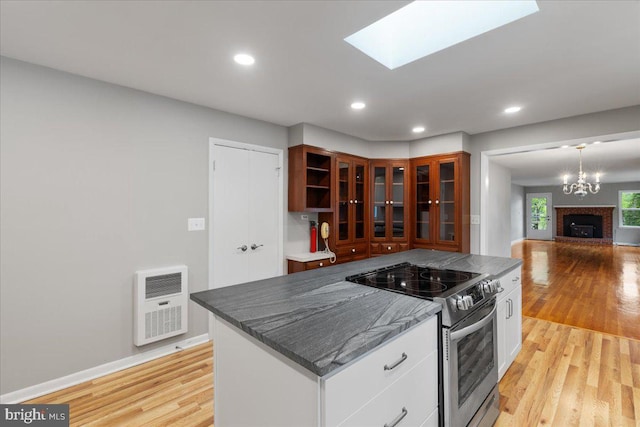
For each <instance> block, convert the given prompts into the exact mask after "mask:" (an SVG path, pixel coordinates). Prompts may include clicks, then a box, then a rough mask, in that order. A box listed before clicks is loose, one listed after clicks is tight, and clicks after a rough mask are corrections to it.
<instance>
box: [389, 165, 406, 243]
mask: <svg viewBox="0 0 640 427" xmlns="http://www.w3.org/2000/svg"><path fill="white" fill-rule="evenodd" d="M404 176H405V173H404V167H400V166H394V167H393V169H392V177H393V181H392V183H391V188H392V190H391V200H390V202H389V205H390V207H391V212H392V214H391V215H392V216H391V218H392V220H391V222H392V227H393V229H392V230H393V232H392V236H393V237H404V232H405V230H404V185H405V183H404Z"/></svg>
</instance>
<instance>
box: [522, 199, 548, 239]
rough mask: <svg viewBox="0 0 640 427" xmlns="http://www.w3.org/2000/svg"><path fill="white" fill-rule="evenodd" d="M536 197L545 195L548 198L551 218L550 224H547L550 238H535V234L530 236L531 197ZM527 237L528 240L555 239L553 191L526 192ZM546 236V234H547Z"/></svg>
mask: <svg viewBox="0 0 640 427" xmlns="http://www.w3.org/2000/svg"><path fill="white" fill-rule="evenodd" d="M534 197H545V198H546V199H547V217H548V218H549V219H548V221H549V225H548V226H547V230H548V234H549V238H548V239H544V238H538V239H535V238H534V236H530V235H529V233H530V230H531V199H532V198H534ZM525 209H526V211H525V224H526V225H525V227H526V232H525V236H524V237H525V238H526V239H527V240H553V224H554V215H553V193H551V192H547V193H526V194H525ZM545 237H546V236H545Z"/></svg>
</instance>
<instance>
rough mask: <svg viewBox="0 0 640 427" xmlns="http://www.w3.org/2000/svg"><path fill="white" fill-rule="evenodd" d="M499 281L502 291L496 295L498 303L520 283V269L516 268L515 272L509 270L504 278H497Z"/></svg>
mask: <svg viewBox="0 0 640 427" xmlns="http://www.w3.org/2000/svg"><path fill="white" fill-rule="evenodd" d="M499 279H500V285H501V286H502V288H503V289H504V291H502V292H501V293H499V294H498V301H502V300H503V299H504V298H505V297H506V296H507V294H508V293H509V292H511V291H512V290H514V289H515V288H516V287H517V286H519V285H520V284H521V283H522V268H521V267H518V268H516V269H515V270H511V271H510V272H508V273H507V274H505V275H504V276H501V277H499Z"/></svg>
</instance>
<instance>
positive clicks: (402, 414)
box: [384, 408, 409, 427]
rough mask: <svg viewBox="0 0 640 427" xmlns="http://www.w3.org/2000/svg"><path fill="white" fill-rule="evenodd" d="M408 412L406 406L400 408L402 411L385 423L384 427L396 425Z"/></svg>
mask: <svg viewBox="0 0 640 427" xmlns="http://www.w3.org/2000/svg"><path fill="white" fill-rule="evenodd" d="M408 413H409V411H407V408H402V413H401V414H400V415H398V416H397V417H396V418H395V419H394V420H393V421H391V423H390V424H385V425H384V427H396V426H397V425H398V424H399V423H400V421H402V420H403V419H404V417H406V416H407V414H408Z"/></svg>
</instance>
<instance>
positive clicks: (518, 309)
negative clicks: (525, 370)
mask: <svg viewBox="0 0 640 427" xmlns="http://www.w3.org/2000/svg"><path fill="white" fill-rule="evenodd" d="M509 305H510V307H509V308H510V310H511V311H510V316H509V320H508V322H507V330H506V331H505V333H506V336H507V339H506V343H507V345H506V353H507V361H508V363H509V364H511V362H513V361H514V360H515V358H516V356H517V355H518V353H519V352H520V349H521V348H522V286H516V288H515V289H514V290H513V291H511V294H509Z"/></svg>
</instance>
